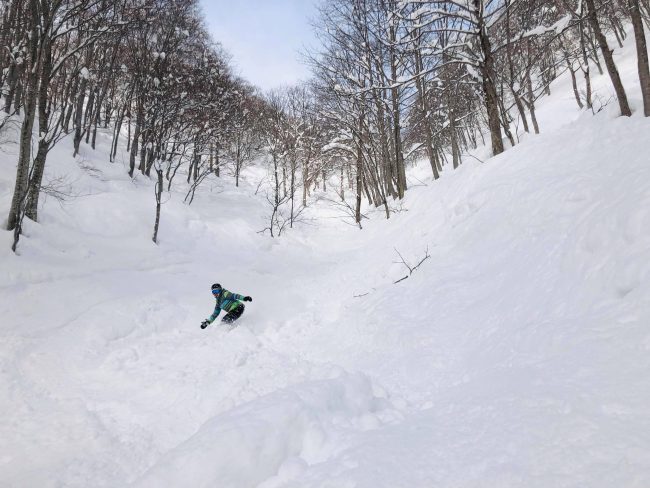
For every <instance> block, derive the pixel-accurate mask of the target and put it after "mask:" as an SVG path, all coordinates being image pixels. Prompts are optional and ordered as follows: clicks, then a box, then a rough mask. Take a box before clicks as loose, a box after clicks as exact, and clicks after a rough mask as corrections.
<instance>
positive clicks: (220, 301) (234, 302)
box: [201, 283, 253, 329]
mask: <svg viewBox="0 0 650 488" xmlns="http://www.w3.org/2000/svg"><path fill="white" fill-rule="evenodd" d="M212 295H213V296H214V298H215V299H216V300H217V304H216V305H215V307H214V312H212V315H210V317H208V318H207V319H205V320H204V321H203V322H201V328H202V329H205V328H206V327H207V326H208V325H210V324H211V323H212V322H214V321H215V319H216V318H217V317H218V316H219V313H221V310H225V311H226V315H225V316H224V317H223V319H221V321H222V322H225V323H226V324H232V323H233V322H234V321H235V320H237V319H238V318H239V317H241V315H242V314H243V313H244V308H245V307H244V304H243V303H242V301H244V302H252V301H253V299H252V298H251V297H249V296H244V295H239V294H238V293H233V292H231V291H228V290H226V289H225V288H223V287H222V286H221V285H220V284H219V283H215V284H214V285H212Z"/></svg>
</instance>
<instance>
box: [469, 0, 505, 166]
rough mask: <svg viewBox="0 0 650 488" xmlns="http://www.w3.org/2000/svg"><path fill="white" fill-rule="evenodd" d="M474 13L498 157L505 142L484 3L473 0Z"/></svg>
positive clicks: (493, 141) (487, 104) (493, 149)
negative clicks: (484, 14) (483, 8)
mask: <svg viewBox="0 0 650 488" xmlns="http://www.w3.org/2000/svg"><path fill="white" fill-rule="evenodd" d="M473 3H474V11H475V15H476V18H477V19H480V20H479V22H478V25H477V30H478V32H479V43H480V47H481V53H482V55H483V62H482V63H481V64H480V71H481V77H482V78H483V80H482V81H483V95H484V96H485V108H486V110H487V116H488V126H489V128H490V139H491V142H492V154H493V155H495V156H496V155H497V154H501V153H502V152H503V150H504V149H503V140H502V139H501V122H500V117H499V104H498V95H497V90H496V87H495V86H494V80H493V77H492V73H493V71H494V57H493V55H492V45H491V43H490V38H489V37H488V33H487V26H485V23H484V22H483V13H482V5H481V4H482V2H481V0H473Z"/></svg>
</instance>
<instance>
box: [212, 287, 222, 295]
mask: <svg viewBox="0 0 650 488" xmlns="http://www.w3.org/2000/svg"><path fill="white" fill-rule="evenodd" d="M219 293H221V289H220V288H215V289H214V290H212V294H213V295H218V294H219Z"/></svg>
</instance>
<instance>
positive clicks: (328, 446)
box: [134, 373, 390, 488]
mask: <svg viewBox="0 0 650 488" xmlns="http://www.w3.org/2000/svg"><path fill="white" fill-rule="evenodd" d="M388 407H389V403H388V401H387V400H386V399H383V398H379V397H376V396H375V394H373V388H372V385H371V383H370V381H369V380H368V378H367V377H365V376H363V375H360V374H357V375H350V374H346V373H344V374H342V375H341V376H339V377H338V378H333V379H329V380H321V381H311V382H307V383H303V384H300V385H297V386H294V387H292V388H290V389H284V390H279V391H276V392H274V393H271V394H269V395H266V396H263V397H261V398H258V399H256V400H254V401H252V402H249V403H247V404H244V405H241V406H240V407H239V408H237V409H235V410H233V411H231V412H227V413H224V414H221V415H217V416H215V417H213V418H212V419H210V420H208V421H207V422H206V423H205V424H203V425H202V426H201V427H200V428H199V430H198V432H197V433H196V434H194V435H193V436H192V437H190V438H189V439H188V440H187V441H185V442H183V443H182V444H180V445H179V446H178V447H176V448H174V449H172V450H171V451H170V452H168V453H166V454H165V455H163V456H162V457H161V458H160V459H159V460H158V462H157V463H156V464H155V465H154V466H153V467H152V468H151V469H150V470H149V471H148V472H147V473H146V474H145V475H144V476H143V477H142V479H140V480H139V481H137V482H136V483H135V484H134V486H137V487H143V488H144V487H152V488H153V487H159V486H196V487H203V486H205V487H208V486H219V487H223V488H229V487H244V486H251V487H252V486H257V485H258V484H259V483H260V482H262V481H264V480H266V479H268V478H270V477H272V476H274V475H275V474H276V473H278V472H280V473H281V475H280V476H279V477H278V478H277V479H276V481H283V480H282V478H284V477H286V476H296V475H299V474H300V472H301V471H302V470H303V469H304V468H305V467H306V466H308V465H309V464H315V463H321V462H323V461H325V460H326V459H327V458H328V457H330V456H331V455H332V453H333V452H335V451H336V450H337V449H338V445H339V443H340V441H341V439H340V437H341V435H342V433H341V431H346V430H349V429H356V430H362V431H365V430H368V429H370V428H373V427H377V426H378V425H379V424H380V423H381V422H382V420H381V419H382V413H384V414H385V413H386V412H384V411H385V410H386V409H387V408H388ZM388 413H389V414H390V410H388ZM267 486H270V485H269V484H267Z"/></svg>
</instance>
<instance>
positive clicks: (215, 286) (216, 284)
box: [212, 283, 221, 291]
mask: <svg viewBox="0 0 650 488" xmlns="http://www.w3.org/2000/svg"><path fill="white" fill-rule="evenodd" d="M212 290H213V291H214V290H221V285H220V284H219V283H215V284H214V285H212Z"/></svg>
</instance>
